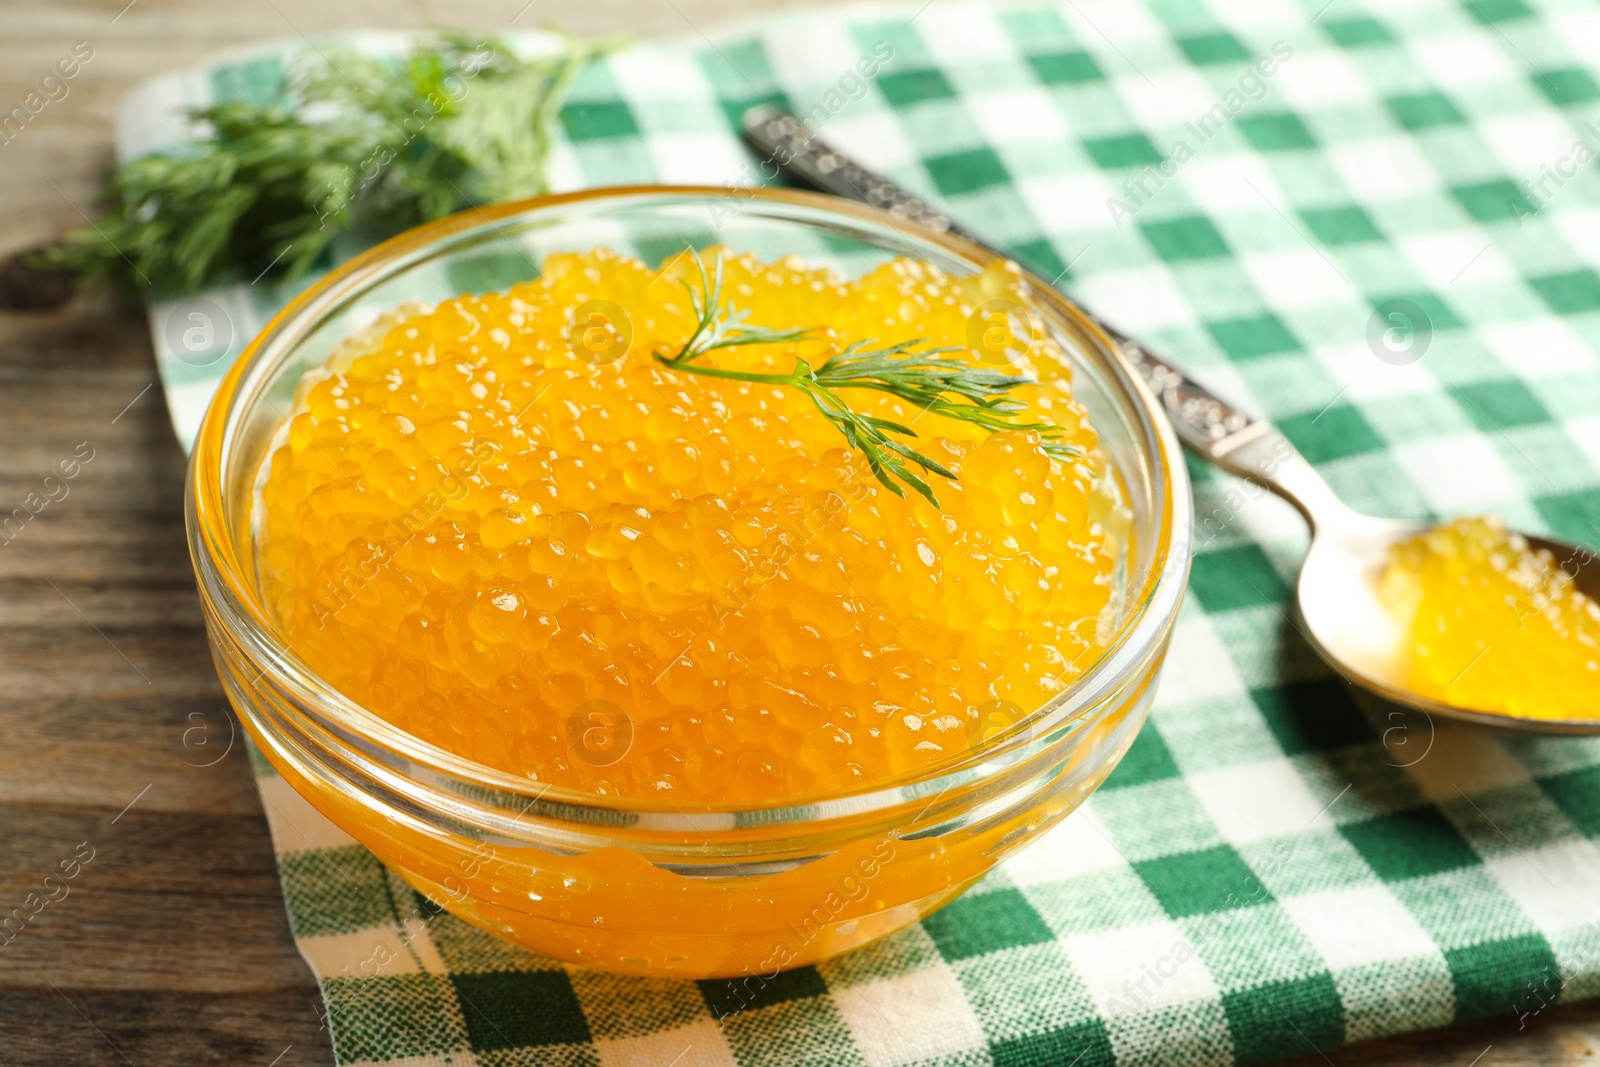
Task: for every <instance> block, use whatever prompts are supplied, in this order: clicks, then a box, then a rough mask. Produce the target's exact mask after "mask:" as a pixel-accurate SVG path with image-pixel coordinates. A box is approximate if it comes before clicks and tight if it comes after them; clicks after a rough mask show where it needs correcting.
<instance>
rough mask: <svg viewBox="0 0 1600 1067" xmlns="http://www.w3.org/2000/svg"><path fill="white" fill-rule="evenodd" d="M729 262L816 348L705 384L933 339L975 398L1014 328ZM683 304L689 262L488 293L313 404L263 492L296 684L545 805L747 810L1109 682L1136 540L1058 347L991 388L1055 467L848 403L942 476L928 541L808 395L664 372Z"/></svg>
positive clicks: (858, 399) (911, 499)
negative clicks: (1113, 635)
mask: <svg viewBox="0 0 1600 1067" xmlns="http://www.w3.org/2000/svg"><path fill="white" fill-rule="evenodd" d="M719 254H720V255H721V256H722V259H723V264H724V270H725V273H726V293H727V297H728V299H729V300H730V301H731V302H732V303H733V304H735V305H737V307H738V308H739V309H740V310H741V311H743V310H746V309H747V310H748V322H750V323H752V324H760V325H762V326H767V327H772V328H787V327H812V328H815V331H816V332H814V333H813V334H812V335H810V336H808V337H807V338H805V339H803V340H800V341H797V342H788V343H782V344H777V343H774V344H765V345H752V346H747V347H739V348H730V349H719V350H716V351H713V352H711V353H709V354H708V355H707V356H705V357H704V358H702V359H701V360H700V363H702V364H704V365H706V366H711V367H726V368H739V369H744V370H758V371H763V372H774V373H785V372H787V371H789V370H790V369H791V368H792V367H793V366H794V363H795V359H796V358H797V357H803V358H805V359H807V360H808V361H809V362H810V363H811V364H812V365H813V366H816V365H820V364H821V363H822V362H823V361H824V360H826V359H827V358H828V356H829V355H832V354H835V353H837V352H838V351H839V350H840V349H842V348H843V347H844V346H845V345H847V344H848V343H850V342H852V341H861V340H866V339H876V340H878V341H883V342H895V341H903V340H910V339H913V338H924V339H927V340H928V341H929V342H931V343H934V344H938V345H949V346H955V347H957V348H958V349H959V351H958V352H956V353H954V354H953V356H954V358H960V359H965V360H969V361H971V362H972V363H973V364H974V366H988V367H989V368H990V369H996V368H995V367H994V366H993V363H994V353H993V351H992V349H991V348H981V347H980V348H977V349H974V348H972V347H971V345H972V344H973V342H972V340H971V337H972V335H973V330H972V327H971V320H972V319H973V318H974V316H975V313H979V312H981V310H982V309H983V308H984V307H985V306H992V305H994V302H996V301H1001V302H1007V301H1009V302H1013V303H1014V304H1017V305H1020V304H1022V303H1024V302H1025V301H1026V300H1027V293H1026V290H1025V283H1024V281H1023V279H1022V277H1021V274H1020V272H1019V271H1017V269H1016V268H1015V267H1014V266H1012V265H1009V264H1006V265H997V266H994V267H991V268H989V269H988V270H986V271H985V272H984V273H982V274H980V275H976V276H972V277H967V278H955V277H951V276H948V275H946V274H944V273H942V272H941V271H939V270H938V269H936V268H935V267H933V266H931V265H929V264H926V263H922V262H917V261H912V260H905V259H902V260H896V261H894V262H891V263H888V264H885V265H883V266H881V267H879V268H878V269H876V270H873V271H871V272H870V273H868V274H866V275H865V276H863V277H861V278H859V279H857V280H854V281H847V280H844V279H842V278H841V277H839V276H838V275H836V274H835V273H833V272H831V271H828V270H824V269H817V268H812V267H808V266H806V265H805V264H804V263H802V262H801V261H799V260H798V259H796V258H794V257H789V258H786V259H784V260H781V261H779V262H777V263H770V264H769V263H764V262H761V261H759V260H757V259H754V258H752V257H749V256H745V255H735V254H731V253H726V252H722V253H719V252H717V251H716V250H710V251H707V252H705V253H704V256H705V258H706V260H707V262H710V261H711V259H712V258H713V257H715V256H718V255H719ZM691 282H693V283H694V284H698V274H697V273H696V272H695V267H694V264H693V262H692V260H691V259H690V257H688V256H680V257H677V258H676V259H675V260H672V261H670V262H669V263H668V264H667V265H666V266H665V267H664V268H663V269H661V270H656V269H652V268H650V267H648V266H647V265H646V264H644V263H642V262H640V261H638V260H635V259H631V258H628V257H624V256H621V255H618V254H616V253H613V252H608V251H604V250H596V251H593V252H587V253H562V254H556V255H552V256H550V257H549V258H547V259H546V261H545V262H544V264H543V266H542V271H541V274H540V276H539V277H538V278H537V279H536V280H534V281H530V282H526V283H522V284H519V285H516V286H513V287H512V288H511V289H510V290H509V291H508V292H506V293H488V294H485V295H481V296H462V297H459V298H457V299H454V300H449V301H446V302H444V303H442V304H440V305H438V306H436V307H434V308H431V309H425V308H421V307H415V308H409V309H397V311H395V312H394V313H391V314H390V315H389V316H387V317H386V318H384V319H383V320H380V322H379V324H378V325H377V326H376V327H374V328H373V329H371V330H368V331H365V332H363V333H362V334H361V335H359V336H357V337H354V338H352V339H351V340H350V341H348V342H347V343H346V344H345V345H344V346H342V347H341V349H340V350H338V351H336V352H335V353H334V354H333V356H332V357H330V359H329V361H328V364H327V365H326V367H325V368H323V369H322V370H320V371H319V372H316V373H313V374H312V375H308V376H307V378H306V380H305V381H304V382H303V384H302V386H301V389H300V393H299V396H298V400H297V410H296V413H295V414H294V415H293V418H292V420H291V421H290V423H289V426H288V428H287V431H286V433H285V434H284V435H283V439H282V442H281V444H280V445H278V447H276V448H275V450H274V451H273V452H272V455H271V457H270V463H269V465H268V467H267V470H266V471H265V472H264V476H263V478H262V482H261V485H260V487H259V501H258V506H259V509H260V525H259V530H260V533H259V537H260V548H259V568H260V578H261V582H262V586H263V590H264V593H265V595H266V598H267V601H268V604H269V606H270V607H271V609H272V610H273V611H275V613H276V615H277V618H278V621H279V623H280V625H281V626H282V629H283V631H284V633H285V635H286V637H287V639H288V640H289V642H290V643H291V645H292V646H293V647H294V648H295V649H296V650H297V651H298V653H299V654H300V655H301V656H302V657H303V658H304V660H305V661H306V662H307V663H308V664H309V665H310V666H311V667H312V668H313V669H314V670H316V671H317V672H318V673H319V674H321V675H322V676H323V677H324V678H325V679H326V680H327V681H328V682H329V683H331V684H332V685H333V686H334V687H336V688H337V689H339V690H340V691H342V692H343V693H345V694H346V695H348V696H349V697H351V698H353V699H354V700H356V701H358V702H359V703H361V704H363V705H364V706H366V707H367V708H369V709H371V710H372V711H374V712H375V713H377V714H379V715H381V716H383V717H385V718H387V719H389V720H390V721H392V722H393V723H394V724H395V725H397V726H399V727H400V728H402V729H404V730H406V731H408V732H410V733H412V734H414V735H416V736H418V737H420V738H423V739H425V740H427V741H430V742H432V743H435V744H437V745H439V746H441V747H443V748H445V749H448V750H451V751H453V752H455V753H458V754H460V755H462V756H465V757H468V758H470V759H473V760H476V761H479V762H481V763H484V764H488V765H491V766H494V767H498V768H502V769H505V770H508V771H511V772H513V773H517V774H522V775H526V776H528V777H529V778H531V779H534V780H537V781H540V782H547V783H552V784H555V785H559V786H566V787H571V788H576V789H581V790H585V791H590V792H594V793H600V794H608V795H615V796H623V797H630V796H635V797H636V796H644V795H662V794H664V795H666V796H668V797H670V798H674V799H675V800H676V799H678V798H682V799H687V800H699V801H715V802H718V803H769V802H772V801H773V800H775V799H788V798H794V797H801V796H808V795H818V794H822V793H828V792H833V791H838V790H841V789H847V788H851V787H854V786H856V785H859V784H862V783H867V782H872V781H880V780H885V779H888V778H892V777H895V776H897V775H900V774H903V773H905V772H909V771H914V770H916V769H918V768H921V767H925V766H928V765H930V764H933V763H936V762H939V761H943V760H946V759H949V758H950V757H952V756H955V755H957V754H959V753H960V752H961V751H962V750H963V749H965V748H967V747H968V746H971V745H973V744H974V743H976V742H978V741H980V740H982V739H983V738H984V737H985V736H989V735H992V734H993V732H994V731H996V730H997V729H1000V728H1003V727H1004V726H1006V725H1009V723H1010V722H1011V721H1013V720H1014V719H1015V717H1016V716H1017V715H1018V714H1020V713H1024V712H1028V711H1032V710H1033V709H1035V708H1037V707H1039V706H1040V705H1041V704H1043V703H1044V702H1045V701H1047V700H1049V699H1050V698H1051V697H1053V696H1055V695H1056V694H1058V693H1059V692H1060V691H1061V690H1062V689H1063V688H1064V687H1065V686H1066V685H1068V684H1069V683H1070V682H1071V681H1072V680H1073V679H1074V678H1075V677H1077V676H1078V675H1079V674H1080V673H1081V672H1082V671H1084V670H1085V669H1086V668H1087V667H1088V666H1090V665H1091V664H1092V663H1093V662H1094V661H1095V660H1096V659H1097V657H1098V655H1099V653H1100V652H1101V651H1102V641H1103V640H1104V635H1103V630H1104V629H1105V624H1104V622H1103V621H1102V620H1103V619H1104V618H1106V617H1107V616H1108V614H1109V613H1108V610H1107V609H1108V604H1110V603H1111V598H1112V594H1113V591H1114V586H1115V582H1114V577H1113V574H1114V568H1115V563H1116V560H1117V558H1118V556H1119V554H1120V552H1121V545H1120V543H1119V537H1120V532H1121V530H1122V528H1123V525H1124V524H1125V521H1126V517H1125V513H1124V512H1123V511H1122V510H1121V507H1120V505H1119V503H1118V501H1119V494H1118V490H1117V486H1116V482H1115V480H1114V478H1113V477H1112V476H1111V475H1110V474H1109V473H1108V471H1107V468H1106V465H1105V463H1104V460H1103V459H1102V457H1101V453H1100V451H1099V449H1098V448H1097V437H1096V434H1095V432H1094V430H1093V429H1092V428H1091V427H1090V426H1089V425H1088V422H1087V421H1086V418H1085V412H1084V409H1083V408H1082V407H1081V406H1080V405H1079V404H1078V403H1076V402H1075V401H1074V400H1073V398H1072V395H1071V391H1070V382H1069V378H1068V370H1067V365H1066V364H1065V363H1064V362H1063V361H1062V357H1061V354H1060V352H1059V351H1057V350H1056V349H1055V347H1054V345H1053V343H1052V342H1051V341H1050V340H1048V338H1043V337H1041V338H1039V339H1037V340H1034V341H1032V343H1031V344H1029V345H1027V346H1024V345H1023V344H1022V342H1021V339H1020V338H1012V340H1014V341H1015V342H1016V343H1015V344H1014V345H1013V348H1014V349H1023V348H1025V349H1026V350H1025V351H1012V352H1011V358H1012V359H1013V361H1014V362H1013V363H1012V365H1011V366H1003V367H1000V368H998V369H1002V370H1007V371H1008V372H1010V373H1019V374H1025V375H1028V376H1029V377H1031V378H1034V379H1036V380H1037V384H1029V385H1025V386H1021V387H1019V388H1017V389H1016V390H1015V393H1014V395H1015V396H1016V397H1017V399H1019V400H1021V401H1023V402H1024V403H1025V404H1026V405H1027V410H1026V412H1025V413H1024V418H1023V421H1034V422H1045V423H1049V424H1052V425H1055V426H1059V427H1061V428H1062V431H1063V433H1062V436H1061V437H1060V440H1062V441H1064V442H1066V443H1068V444H1070V445H1073V446H1075V447H1076V449H1077V450H1078V454H1079V456H1080V457H1081V458H1078V459H1074V460H1062V459H1058V458H1053V457H1052V456H1051V455H1049V454H1047V453H1046V452H1045V451H1044V450H1043V449H1042V448H1041V442H1040V437H1039V435H1038V433H1036V432H1034V431H1031V430H1029V431H1023V430H1005V431H1001V432H996V433H990V432H989V431H987V430H985V429H983V428H981V427H978V426H975V425H972V424H969V423H966V422H961V421H957V420H953V419H949V418H945V417H941V416H939V415H937V414H934V413H924V412H919V411H918V410H917V409H915V408H914V407H913V406H911V405H910V404H908V403H906V402H904V401H902V400H900V399H898V398H896V397H894V396H891V395H887V394H884V393H881V392H875V391H871V390H866V389H851V390H846V391H843V392H842V395H844V396H845V398H846V399H847V400H848V402H849V404H850V406H851V407H853V408H855V409H856V410H858V411H861V412H864V413H866V414H870V415H874V416H878V417H880V418H885V419H890V420H893V421H895V422H897V423H902V424H906V425H911V426H912V427H913V428H914V429H915V431H916V432H917V434H918V435H919V436H918V437H917V438H916V439H915V440H914V441H912V442H910V443H912V444H914V446H915V447H916V448H918V449H919V450H921V451H922V452H924V453H926V454H927V455H929V456H930V457H932V458H934V459H935V460H937V461H938V462H940V463H942V464H943V465H945V466H946V467H948V468H949V469H950V470H951V471H952V472H953V473H955V474H956V475H957V476H958V480H956V481H950V480H946V479H944V478H940V477H937V476H930V477H929V481H930V482H931V483H932V487H933V489H934V491H935V492H936V493H937V494H938V498H939V502H940V506H939V507H934V506H933V505H932V504H930V503H929V502H928V501H926V500H924V499H922V498H920V497H919V496H918V495H917V494H916V493H914V492H909V491H908V492H907V493H906V495H905V496H897V495H895V494H893V493H891V492H890V491H889V490H888V489H887V488H885V487H884V486H883V485H882V484H880V483H879V482H878V481H877V480H876V479H874V477H873V476H872V473H871V472H870V471H869V469H868V467H867V465H866V463H865V462H864V460H863V459H862V457H861V456H860V455H859V454H858V453H857V452H854V451H852V450H851V449H849V448H848V447H847V443H846V441H845V439H844V437H843V436H842V435H841V434H840V431H839V430H838V428H837V427H836V426H834V425H833V424H832V423H830V422H829V421H827V420H826V419H825V418H824V417H823V416H822V415H821V414H820V413H819V411H818V409H817V407H816V406H815V405H814V404H813V403H812V401H811V400H810V399H809V398H808V397H807V396H805V395H804V394H803V393H801V392H800V391H798V390H796V389H793V388H788V387H783V386H777V385H770V384H756V383H750V382H742V381H732V380H724V379H715V378H708V377H704V376H700V375H696V374H691V373H687V372H684V371H681V370H675V369H672V368H669V367H666V366H664V365H662V364H661V363H660V362H659V361H657V360H656V359H655V358H654V354H655V353H657V352H658V351H659V352H663V353H667V354H671V353H673V352H676V351H677V350H678V349H679V348H680V347H681V346H682V345H683V344H684V343H685V341H686V340H687V339H688V338H689V337H690V336H691V334H692V332H693V330H694V327H695V313H694V309H693V307H692V306H691V301H690V299H689V293H688V290H687V289H686V283H691ZM980 317H981V316H980ZM996 321H999V320H996ZM980 332H981V331H980ZM988 336H991V337H992V334H991V335H988ZM984 343H989V342H984ZM985 359H987V360H988V362H984V360H985Z"/></svg>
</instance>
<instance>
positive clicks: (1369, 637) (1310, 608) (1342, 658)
mask: <svg viewBox="0 0 1600 1067" xmlns="http://www.w3.org/2000/svg"><path fill="white" fill-rule="evenodd" d="M1349 516H1350V517H1352V518H1354V519H1355V520H1358V521H1353V522H1346V523H1344V524H1341V525H1338V526H1330V527H1325V528H1321V529H1318V530H1317V531H1316V534H1315V535H1314V536H1313V538H1312V541H1311V549H1310V551H1308V552H1307V553H1306V560H1305V563H1304V565H1303V566H1302V567H1301V569H1300V581H1299V585H1298V589H1297V590H1296V599H1297V601H1298V608H1299V614H1300V618H1301V620H1302V622H1303V624H1304V629H1303V631H1302V632H1303V633H1304V634H1305V637H1306V639H1307V640H1308V641H1309V642H1310V643H1311V646H1312V647H1313V648H1315V649H1316V650H1317V653H1318V654H1319V655H1321V656H1322V658H1323V659H1325V660H1327V662H1328V665H1329V666H1331V667H1332V668H1333V669H1334V670H1336V671H1338V672H1339V673H1340V674H1341V675H1343V676H1344V677H1345V678H1347V679H1348V680H1350V681H1351V682H1354V683H1355V684H1357V685H1360V686H1363V687H1365V688H1367V689H1370V690H1372V691H1373V692H1374V693H1376V694H1378V695H1379V696H1380V697H1382V698H1384V699H1385V700H1387V701H1389V702H1390V703H1392V704H1397V705H1400V706H1401V707H1405V708H1410V709H1413V710H1417V711H1423V712H1426V713H1427V714H1429V715H1433V716H1439V717H1443V718H1449V719H1461V720H1464V721H1468V722H1475V723H1481V724H1484V725H1488V726H1498V727H1503V728H1504V727H1510V728H1513V729H1520V730H1531V731H1535V732H1539V733H1553V734H1595V733H1600V719H1534V718H1529V717H1526V716H1513V715H1507V714H1505V713H1503V712H1497V711H1482V710H1478V709H1475V708H1464V707H1458V706H1456V705H1454V704H1446V703H1443V702H1441V701H1438V700H1434V699H1431V698H1429V697H1425V696H1421V695H1419V694H1417V693H1414V692H1412V691H1411V690H1409V689H1408V688H1407V687H1406V673H1405V663H1404V659H1403V656H1402V655H1401V651H1402V649H1403V645H1404V642H1405V634H1404V632H1403V630H1402V629H1401V627H1399V626H1398V625H1397V624H1396V622H1395V620H1394V618H1393V616H1392V615H1391V614H1390V613H1389V612H1388V610H1387V609H1386V608H1385V607H1384V605H1383V603H1382V601H1381V600H1380V599H1379V596H1378V580H1379V578H1380V577H1381V576H1382V574H1383V570H1384V567H1385V566H1386V564H1387V562H1388V558H1389V550H1390V549H1391V548H1392V547H1393V546H1395V545H1396V544H1399V543H1400V542H1401V541H1405V540H1408V539H1410V538H1412V537H1415V536H1416V535H1417V534H1420V533H1424V532H1426V531H1427V530H1429V529H1431V528H1432V525H1433V524H1431V523H1425V522H1424V523H1417V522H1400V521H1396V520H1392V519H1377V518H1372V517H1370V516H1367V515H1360V514H1358V513H1356V512H1349ZM1522 536H1523V537H1524V538H1526V539H1527V542H1528V544H1529V546H1530V547H1532V548H1534V549H1536V550H1537V549H1543V550H1545V551H1547V552H1549V553H1550V554H1551V556H1553V557H1554V558H1555V560H1556V562H1557V565H1558V566H1560V567H1562V568H1563V569H1564V570H1565V571H1566V572H1567V573H1568V574H1570V575H1572V576H1573V579H1574V583H1575V584H1576V586H1577V588H1578V590H1579V591H1580V592H1582V593H1583V594H1584V595H1585V596H1588V597H1592V598H1597V599H1600V563H1597V561H1596V555H1595V553H1594V552H1592V551H1590V550H1589V549H1587V548H1584V547H1583V546H1581V545H1574V544H1572V543H1570V542H1567V541H1557V540H1554V539H1552V538H1548V537H1537V536H1534V535H1532V534H1523V535H1522Z"/></svg>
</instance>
